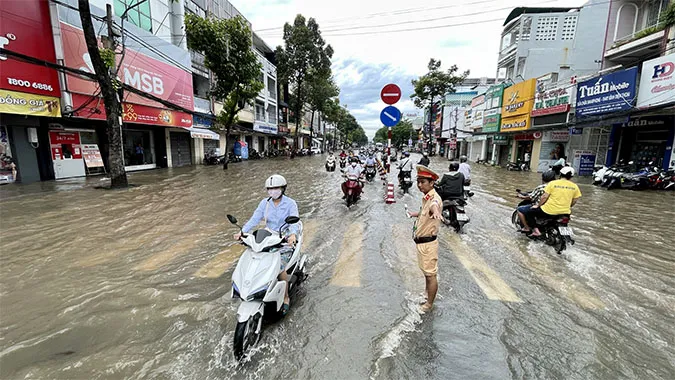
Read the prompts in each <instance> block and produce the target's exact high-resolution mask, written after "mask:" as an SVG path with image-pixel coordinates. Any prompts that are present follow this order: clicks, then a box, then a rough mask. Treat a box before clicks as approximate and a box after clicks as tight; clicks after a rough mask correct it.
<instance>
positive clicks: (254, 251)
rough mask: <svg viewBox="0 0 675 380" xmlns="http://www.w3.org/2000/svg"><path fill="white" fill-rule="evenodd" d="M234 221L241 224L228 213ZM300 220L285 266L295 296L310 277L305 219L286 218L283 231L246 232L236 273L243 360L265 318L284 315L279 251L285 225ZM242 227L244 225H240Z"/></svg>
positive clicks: (236, 347)
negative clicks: (304, 246) (303, 249)
mask: <svg viewBox="0 0 675 380" xmlns="http://www.w3.org/2000/svg"><path fill="white" fill-rule="evenodd" d="M227 219H228V220H229V221H230V223H232V224H234V225H236V226H237V227H239V226H238V225H237V219H236V218H235V217H234V216H232V215H227ZM297 223H300V228H299V231H300V232H299V233H298V236H297V242H296V244H295V249H294V251H293V256H292V257H291V259H290V260H289V262H288V264H287V265H286V267H285V268H284V270H286V273H287V274H288V276H289V281H288V292H289V297H290V298H291V300H293V298H294V296H295V293H296V290H297V287H298V285H300V284H301V283H302V282H303V281H304V280H305V279H306V277H307V274H306V273H305V262H306V259H307V256H306V255H303V254H301V252H300V251H301V247H302V223H301V222H300V218H298V217H297V216H289V217H288V218H286V220H285V223H284V225H283V226H282V227H281V230H280V231H270V230H267V229H261V230H257V231H255V232H253V233H249V234H242V239H241V241H242V244H244V245H245V246H246V247H247V248H246V250H245V251H244V253H242V255H241V257H240V258H239V261H238V262H237V266H236V268H235V269H234V273H232V298H239V299H241V301H242V302H241V304H240V305H239V308H238V310H237V325H236V327H235V330H234V342H233V346H232V348H233V351H234V357H235V358H236V359H237V360H241V359H242V358H243V357H244V355H245V354H246V352H247V351H248V350H249V349H250V348H251V347H253V346H254V345H255V344H256V343H258V341H259V340H260V336H261V334H262V323H263V320H274V319H278V318H280V317H281V316H282V306H283V303H284V293H285V290H284V289H285V288H286V286H287V283H286V281H279V280H278V279H277V276H278V275H279V268H281V256H280V255H279V254H278V253H276V252H275V250H276V249H279V248H280V247H281V246H282V244H283V243H284V238H283V237H282V236H283V231H284V230H285V228H284V227H287V226H289V225H291V224H297ZM239 228H240V229H241V227H239Z"/></svg>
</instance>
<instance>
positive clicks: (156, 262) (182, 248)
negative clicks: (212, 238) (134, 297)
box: [133, 235, 201, 271]
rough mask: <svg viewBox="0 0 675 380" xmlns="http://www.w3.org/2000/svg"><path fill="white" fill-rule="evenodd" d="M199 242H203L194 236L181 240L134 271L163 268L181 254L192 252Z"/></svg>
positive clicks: (136, 267) (139, 265)
mask: <svg viewBox="0 0 675 380" xmlns="http://www.w3.org/2000/svg"><path fill="white" fill-rule="evenodd" d="M199 242H201V239H199V238H198V237H197V236H194V235H193V236H190V237H188V238H185V239H180V240H178V241H176V242H175V243H174V244H172V245H171V246H170V247H169V248H168V249H167V250H165V251H163V252H160V253H157V254H154V255H152V256H150V257H148V258H147V259H145V260H143V262H141V263H140V264H138V265H136V266H135V267H134V268H133V269H134V270H140V271H152V270H156V269H158V268H160V267H161V266H163V265H165V264H168V263H169V262H171V261H172V260H173V259H174V258H175V257H177V256H179V255H180V254H183V253H186V252H188V251H190V250H192V249H193V248H194V247H196V246H197V244H198V243H199Z"/></svg>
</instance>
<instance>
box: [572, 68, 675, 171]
mask: <svg viewBox="0 0 675 380" xmlns="http://www.w3.org/2000/svg"><path fill="white" fill-rule="evenodd" d="M637 72H638V70H637V67H632V68H629V69H626V70H621V71H617V72H613V73H610V74H606V75H602V76H599V77H595V78H591V79H589V80H586V81H583V82H580V83H579V84H578V85H577V91H576V105H575V116H576V123H575V126H574V128H571V129H570V140H569V145H568V147H567V149H566V151H567V154H568V157H569V156H571V155H573V156H574V157H578V156H580V155H581V154H582V153H584V155H585V156H586V157H590V153H593V154H594V159H595V164H596V165H611V164H612V163H613V162H614V160H615V157H616V154H615V153H614V148H615V146H614V145H615V144H617V143H618V144H619V145H617V146H616V148H619V146H620V145H621V143H620V141H619V140H620V137H619V133H618V132H619V131H620V129H619V128H618V126H617V125H615V124H623V123H627V122H628V121H629V116H628V115H627V113H628V112H630V111H632V109H633V104H634V102H635V99H636V94H637ZM611 114H614V115H616V116H613V117H610V118H609V119H607V116H608V115H609V116H612V115H611ZM621 115H625V116H621ZM635 138H636V136H633V137H631V138H628V139H627V141H628V140H631V141H635ZM637 138H638V140H640V139H641V137H637ZM664 149H665V148H664ZM624 152H626V150H625V149H624ZM568 161H569V160H568ZM572 161H573V163H575V162H574V159H573V160H572Z"/></svg>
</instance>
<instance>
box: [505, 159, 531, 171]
mask: <svg viewBox="0 0 675 380" xmlns="http://www.w3.org/2000/svg"><path fill="white" fill-rule="evenodd" d="M506 170H510V171H516V172H520V171H526V170H527V163H525V162H522V161H520V160H518V161H517V162H509V163H508V164H506Z"/></svg>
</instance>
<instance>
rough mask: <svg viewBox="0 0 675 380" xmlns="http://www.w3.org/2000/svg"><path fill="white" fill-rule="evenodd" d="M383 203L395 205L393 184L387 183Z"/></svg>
mask: <svg viewBox="0 0 675 380" xmlns="http://www.w3.org/2000/svg"><path fill="white" fill-rule="evenodd" d="M384 203H386V204H388V205H390V204H392V203H396V198H394V183H393V182H389V183H387V193H386V194H385V196H384Z"/></svg>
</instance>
